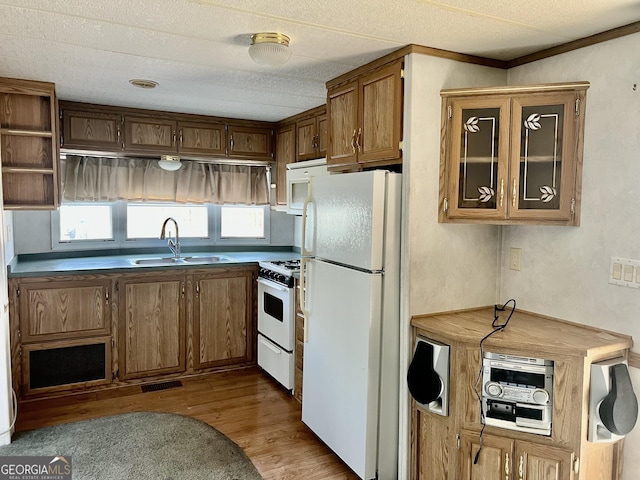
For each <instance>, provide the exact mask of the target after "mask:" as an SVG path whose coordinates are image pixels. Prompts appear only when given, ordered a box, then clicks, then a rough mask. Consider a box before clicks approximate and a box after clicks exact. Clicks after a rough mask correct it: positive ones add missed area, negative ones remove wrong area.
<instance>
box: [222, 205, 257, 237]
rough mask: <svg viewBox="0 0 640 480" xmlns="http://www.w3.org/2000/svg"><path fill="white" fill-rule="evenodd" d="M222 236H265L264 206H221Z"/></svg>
mask: <svg viewBox="0 0 640 480" xmlns="http://www.w3.org/2000/svg"><path fill="white" fill-rule="evenodd" d="M220 236H221V237H222V238H230V237H234V238H238V237H242V238H263V237H264V207H224V206H223V207H221V208H220Z"/></svg>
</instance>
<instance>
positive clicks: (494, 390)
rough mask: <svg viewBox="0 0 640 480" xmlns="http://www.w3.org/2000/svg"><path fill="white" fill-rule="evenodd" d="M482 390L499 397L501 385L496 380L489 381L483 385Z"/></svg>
mask: <svg viewBox="0 0 640 480" xmlns="http://www.w3.org/2000/svg"><path fill="white" fill-rule="evenodd" d="M484 391H485V392H487V395H489V396H490V397H501V396H502V385H500V384H499V383H496V382H489V383H487V384H486V385H485V387H484Z"/></svg>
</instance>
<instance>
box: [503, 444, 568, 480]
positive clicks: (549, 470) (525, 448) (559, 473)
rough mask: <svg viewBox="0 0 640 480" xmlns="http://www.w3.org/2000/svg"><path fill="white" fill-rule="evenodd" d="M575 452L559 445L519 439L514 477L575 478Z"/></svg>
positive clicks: (521, 479)
mask: <svg viewBox="0 0 640 480" xmlns="http://www.w3.org/2000/svg"><path fill="white" fill-rule="evenodd" d="M573 458H574V457H573V452H571V451H570V450H564V449H562V448H558V447H550V446H548V445H539V444H536V443H531V442H526V441H520V440H519V441H517V442H516V456H515V461H516V464H515V465H514V477H515V478H517V479H518V480H571V479H573V468H572V467H573Z"/></svg>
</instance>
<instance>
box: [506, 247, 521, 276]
mask: <svg viewBox="0 0 640 480" xmlns="http://www.w3.org/2000/svg"><path fill="white" fill-rule="evenodd" d="M521 268H522V249H521V248H514V247H511V249H510V250H509V269H510V270H518V271H520V270H521Z"/></svg>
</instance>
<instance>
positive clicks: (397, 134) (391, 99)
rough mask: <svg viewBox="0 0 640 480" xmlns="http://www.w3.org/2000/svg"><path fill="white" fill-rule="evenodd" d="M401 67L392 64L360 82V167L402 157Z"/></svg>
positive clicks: (358, 138) (358, 144) (397, 64)
mask: <svg viewBox="0 0 640 480" xmlns="http://www.w3.org/2000/svg"><path fill="white" fill-rule="evenodd" d="M401 71H402V65H401V64H400V63H395V64H393V65H390V66H388V67H385V68H382V69H380V70H378V71H376V72H374V73H372V74H370V75H366V76H364V77H363V78H362V79H361V80H360V85H361V86H360V106H359V109H360V112H361V120H360V125H359V126H358V134H357V137H356V138H357V140H356V147H357V148H358V151H359V153H358V161H359V162H360V163H366V162H376V161H383V160H391V159H396V158H400V157H401V151H400V138H401V131H402V78H401Z"/></svg>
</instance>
